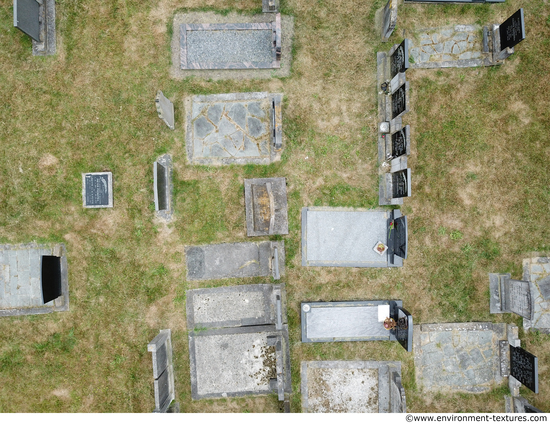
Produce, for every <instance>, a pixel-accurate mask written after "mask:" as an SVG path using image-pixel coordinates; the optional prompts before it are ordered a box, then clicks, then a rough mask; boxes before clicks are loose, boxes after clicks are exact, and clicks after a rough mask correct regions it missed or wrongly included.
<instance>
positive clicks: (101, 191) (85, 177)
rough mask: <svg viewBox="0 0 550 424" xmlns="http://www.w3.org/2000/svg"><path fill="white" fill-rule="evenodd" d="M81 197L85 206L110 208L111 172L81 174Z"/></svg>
mask: <svg viewBox="0 0 550 424" xmlns="http://www.w3.org/2000/svg"><path fill="white" fill-rule="evenodd" d="M82 198H83V206H84V207H85V208H112V207H113V177H112V174H111V173H110V172H92V173H89V174H82Z"/></svg>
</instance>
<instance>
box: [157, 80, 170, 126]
mask: <svg viewBox="0 0 550 424" xmlns="http://www.w3.org/2000/svg"><path fill="white" fill-rule="evenodd" d="M155 105H156V107H157V113H158V116H159V118H160V119H162V120H163V121H164V123H165V124H166V125H167V126H168V128H170V129H171V130H173V129H175V126H174V125H175V123H174V104H173V103H172V102H171V101H170V99H168V98H167V97H166V96H165V95H164V94H163V93H162V91H160V90H159V91H157V97H156V98H155Z"/></svg>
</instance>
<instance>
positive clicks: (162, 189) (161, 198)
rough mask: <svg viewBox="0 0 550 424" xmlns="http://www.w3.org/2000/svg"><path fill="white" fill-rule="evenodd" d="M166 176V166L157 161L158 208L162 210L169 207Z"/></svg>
mask: <svg viewBox="0 0 550 424" xmlns="http://www.w3.org/2000/svg"><path fill="white" fill-rule="evenodd" d="M166 176H167V170H166V168H165V167H164V166H162V165H161V164H160V163H158V162H157V196H158V208H159V210H161V211H164V210H166V209H168V194H167V191H168V179H167V178H166Z"/></svg>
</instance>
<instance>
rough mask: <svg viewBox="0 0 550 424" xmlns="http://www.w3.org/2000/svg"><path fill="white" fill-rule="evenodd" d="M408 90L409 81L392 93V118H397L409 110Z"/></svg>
mask: <svg viewBox="0 0 550 424" xmlns="http://www.w3.org/2000/svg"><path fill="white" fill-rule="evenodd" d="M408 90H409V83H408V82H406V83H404V84H403V85H401V86H400V87H399V88H398V89H397V90H396V91H395V92H393V94H392V95H391V119H395V118H397V117H399V116H401V115H403V114H405V113H407V112H408V111H409V108H408V104H407V91H408Z"/></svg>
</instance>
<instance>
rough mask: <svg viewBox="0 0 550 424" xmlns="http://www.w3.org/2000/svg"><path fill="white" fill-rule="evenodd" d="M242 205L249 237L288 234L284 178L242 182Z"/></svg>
mask: <svg viewBox="0 0 550 424" xmlns="http://www.w3.org/2000/svg"><path fill="white" fill-rule="evenodd" d="M244 203H245V208H246V234H247V235H248V236H249V237H250V236H267V235H273V234H288V210H287V209H288V207H287V195H286V179H285V178H256V179H252V180H244Z"/></svg>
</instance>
